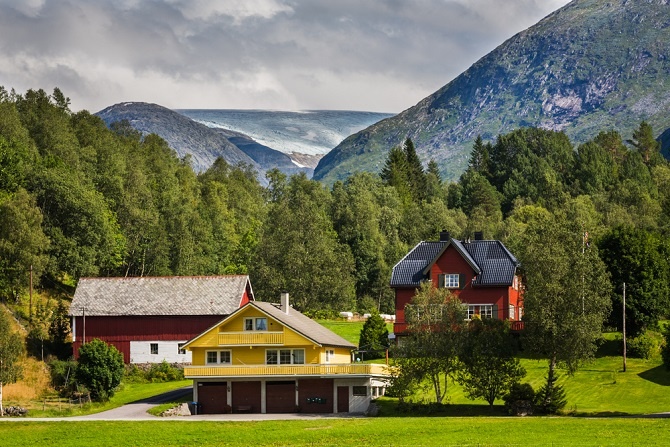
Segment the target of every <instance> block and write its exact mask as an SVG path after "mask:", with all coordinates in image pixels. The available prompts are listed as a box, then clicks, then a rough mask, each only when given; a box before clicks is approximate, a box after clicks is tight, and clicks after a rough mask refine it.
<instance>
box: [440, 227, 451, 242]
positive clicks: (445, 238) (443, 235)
mask: <svg viewBox="0 0 670 447" xmlns="http://www.w3.org/2000/svg"><path fill="white" fill-rule="evenodd" d="M450 239H451V235H450V234H449V232H448V231H447V230H442V231H440V242H445V241H448V240H450Z"/></svg>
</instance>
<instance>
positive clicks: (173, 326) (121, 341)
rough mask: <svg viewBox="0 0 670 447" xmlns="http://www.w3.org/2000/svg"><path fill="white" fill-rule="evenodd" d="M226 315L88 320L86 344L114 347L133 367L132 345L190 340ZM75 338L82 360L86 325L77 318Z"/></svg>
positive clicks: (75, 344) (76, 351)
mask: <svg viewBox="0 0 670 447" xmlns="http://www.w3.org/2000/svg"><path fill="white" fill-rule="evenodd" d="M223 318H224V315H196V316H169V317H132V316H124V317H97V316H90V317H88V316H87V317H86V341H91V340H93V339H94V338H98V339H100V340H102V341H104V342H106V343H108V344H110V345H113V346H115V347H116V349H118V350H119V351H121V353H122V354H123V361H124V362H125V363H130V342H131V341H169V340H190V339H192V338H194V337H195V336H197V335H200V334H201V333H202V332H204V331H205V330H206V329H209V328H210V327H212V326H214V325H215V324H216V323H218V322H219V321H221V320H222V319H223ZM75 320H76V322H75V326H76V334H74V335H75V342H74V343H73V346H72V349H73V352H74V356H75V358H78V357H79V346H81V342H82V337H83V332H84V322H83V318H82V317H81V316H77V317H75Z"/></svg>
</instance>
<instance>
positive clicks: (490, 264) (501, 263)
mask: <svg viewBox="0 0 670 447" xmlns="http://www.w3.org/2000/svg"><path fill="white" fill-rule="evenodd" d="M464 245H465V248H466V250H468V252H469V253H470V254H471V255H472V257H473V258H474V259H475V260H476V262H477V265H479V266H480V267H481V270H482V272H481V274H479V275H477V278H476V279H475V281H474V282H473V285H475V286H497V285H512V282H513V281H514V272H515V271H516V267H517V266H518V264H519V262H518V261H517V260H516V258H515V257H514V256H513V255H512V253H510V252H509V250H507V248H506V247H505V246H504V245H503V243H502V242H500V241H472V242H470V243H467V244H464Z"/></svg>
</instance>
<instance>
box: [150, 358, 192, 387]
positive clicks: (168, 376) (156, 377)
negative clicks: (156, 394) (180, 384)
mask: <svg viewBox="0 0 670 447" xmlns="http://www.w3.org/2000/svg"><path fill="white" fill-rule="evenodd" d="M146 377H147V380H148V381H150V382H172V381H176V380H183V379H184V370H183V369H181V368H177V367H175V366H172V365H170V364H169V363H168V362H166V361H165V360H163V362H161V363H157V364H154V365H151V368H149V371H147V373H146Z"/></svg>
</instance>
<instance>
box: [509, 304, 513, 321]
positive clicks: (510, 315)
mask: <svg viewBox="0 0 670 447" xmlns="http://www.w3.org/2000/svg"><path fill="white" fill-rule="evenodd" d="M509 319H510V320H514V305H513V304H510V305H509Z"/></svg>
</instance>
